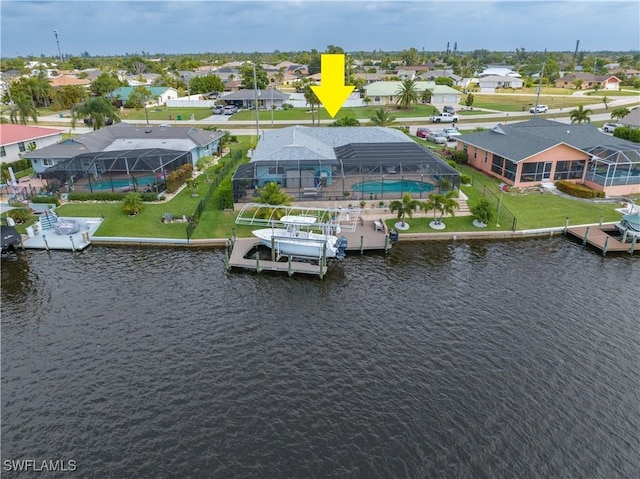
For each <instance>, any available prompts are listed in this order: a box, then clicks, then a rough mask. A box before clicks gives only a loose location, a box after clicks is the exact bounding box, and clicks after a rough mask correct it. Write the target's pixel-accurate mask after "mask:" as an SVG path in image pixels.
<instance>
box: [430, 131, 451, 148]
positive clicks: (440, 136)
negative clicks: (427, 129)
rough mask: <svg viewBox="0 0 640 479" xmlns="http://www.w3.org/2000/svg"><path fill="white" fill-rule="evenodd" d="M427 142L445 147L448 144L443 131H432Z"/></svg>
mask: <svg viewBox="0 0 640 479" xmlns="http://www.w3.org/2000/svg"><path fill="white" fill-rule="evenodd" d="M427 141H432V142H433V143H438V144H441V145H444V144H445V143H446V142H447V137H446V136H444V133H442V132H441V131H432V132H431V133H429V134H428V135H427Z"/></svg>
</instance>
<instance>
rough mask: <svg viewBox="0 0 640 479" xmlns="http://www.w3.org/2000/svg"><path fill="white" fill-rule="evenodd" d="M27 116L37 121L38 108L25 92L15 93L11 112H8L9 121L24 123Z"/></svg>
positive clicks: (27, 118)
mask: <svg viewBox="0 0 640 479" xmlns="http://www.w3.org/2000/svg"><path fill="white" fill-rule="evenodd" d="M29 118H31V119H32V120H33V122H34V123H38V110H36V106H35V104H34V103H33V99H32V98H30V97H29V96H27V95H25V94H19V95H16V97H15V98H14V102H13V105H11V112H10V113H9V121H11V123H14V124H15V123H20V124H21V125H26V124H27V122H28V121H29Z"/></svg>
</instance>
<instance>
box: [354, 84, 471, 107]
mask: <svg viewBox="0 0 640 479" xmlns="http://www.w3.org/2000/svg"><path fill="white" fill-rule="evenodd" d="M401 85H402V82H399V81H379V82H374V83H371V84H369V85H365V86H364V87H363V89H364V91H365V95H366V96H368V97H369V98H371V105H395V104H396V100H397V98H398V91H399V90H400V88H401ZM416 90H417V91H418V93H420V94H421V93H422V92H423V91H425V90H430V91H431V103H432V104H447V105H448V104H458V103H459V102H460V96H461V95H462V93H461V92H460V91H458V90H456V89H455V88H451V87H449V86H446V85H436V84H435V83H434V82H426V81H417V82H416Z"/></svg>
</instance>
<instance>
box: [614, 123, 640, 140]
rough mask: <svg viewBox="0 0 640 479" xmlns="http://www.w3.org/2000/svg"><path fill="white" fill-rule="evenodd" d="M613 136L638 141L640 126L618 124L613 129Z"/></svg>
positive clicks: (639, 138)
mask: <svg viewBox="0 0 640 479" xmlns="http://www.w3.org/2000/svg"><path fill="white" fill-rule="evenodd" d="M613 136H615V137H616V138H622V139H623V140H629V141H633V142H634V143H640V128H632V127H630V126H619V127H618V128H616V129H615V130H613Z"/></svg>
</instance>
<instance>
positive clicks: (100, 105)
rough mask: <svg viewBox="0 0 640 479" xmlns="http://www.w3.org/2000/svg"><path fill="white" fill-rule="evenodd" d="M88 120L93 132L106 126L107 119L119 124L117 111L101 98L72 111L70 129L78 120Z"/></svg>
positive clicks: (88, 101) (87, 102) (92, 99)
mask: <svg viewBox="0 0 640 479" xmlns="http://www.w3.org/2000/svg"><path fill="white" fill-rule="evenodd" d="M80 118H82V119H84V118H89V119H90V120H91V125H92V126H93V129H94V130H98V129H100V128H102V127H103V126H105V125H106V123H107V119H108V118H109V119H111V120H112V121H113V122H114V123H119V122H120V117H119V116H118V110H117V109H116V107H115V106H113V104H112V103H111V102H110V101H109V100H107V99H106V98H103V97H96V98H91V99H89V100H87V101H86V102H85V103H84V104H83V105H80V106H78V107H75V108H73V109H72V117H71V127H72V128H75V126H76V121H77V120H78V119H80Z"/></svg>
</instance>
